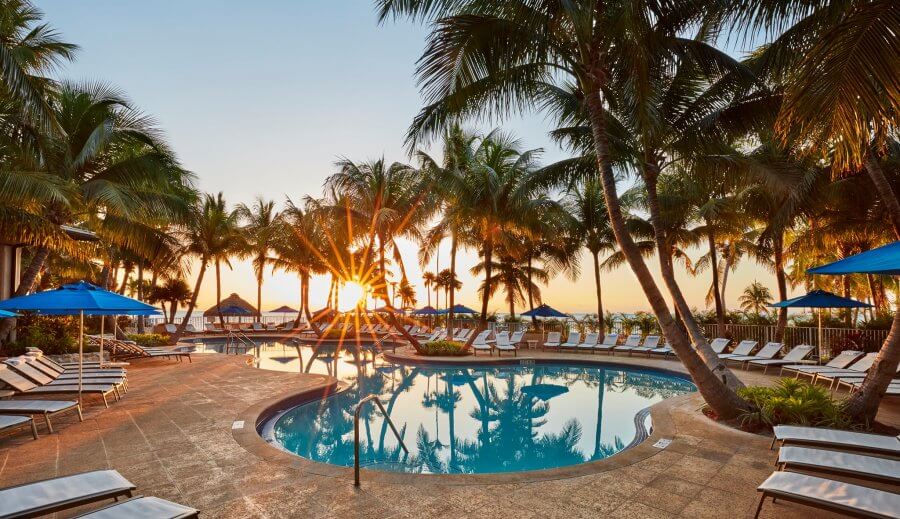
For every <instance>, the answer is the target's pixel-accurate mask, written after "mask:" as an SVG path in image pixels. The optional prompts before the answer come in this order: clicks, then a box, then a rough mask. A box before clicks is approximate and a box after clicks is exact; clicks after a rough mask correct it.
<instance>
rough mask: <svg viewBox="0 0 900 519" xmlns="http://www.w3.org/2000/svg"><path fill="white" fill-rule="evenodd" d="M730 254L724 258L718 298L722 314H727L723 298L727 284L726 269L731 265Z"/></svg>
mask: <svg viewBox="0 0 900 519" xmlns="http://www.w3.org/2000/svg"><path fill="white" fill-rule="evenodd" d="M731 261H732V260H731V256H730V255H729V257H728V258H726V259H725V268H723V269H722V290H721V291H720V292H719V300H720V301H722V315H728V303H726V299H725V290H726V287H727V286H728V271H730V270H731V266H732V265H733V264H732V262H731Z"/></svg>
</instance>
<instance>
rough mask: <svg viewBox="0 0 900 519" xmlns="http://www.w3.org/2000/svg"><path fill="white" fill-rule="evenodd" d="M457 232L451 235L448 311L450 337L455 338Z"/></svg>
mask: <svg viewBox="0 0 900 519" xmlns="http://www.w3.org/2000/svg"><path fill="white" fill-rule="evenodd" d="M456 245H457V244H456V232H455V231H454V232H453V234H452V235H451V236H450V280H451V282H450V310H449V311H448V312H447V325H448V326H447V329H449V330H450V333H449V335H448V337H450V339H453V337H454V334H453V307H454V306H456Z"/></svg>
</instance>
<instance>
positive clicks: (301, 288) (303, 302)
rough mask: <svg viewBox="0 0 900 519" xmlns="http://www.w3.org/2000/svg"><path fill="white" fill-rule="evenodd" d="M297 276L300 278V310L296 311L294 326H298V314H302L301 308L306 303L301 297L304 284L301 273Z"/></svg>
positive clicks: (302, 308)
mask: <svg viewBox="0 0 900 519" xmlns="http://www.w3.org/2000/svg"><path fill="white" fill-rule="evenodd" d="M298 277H299V278H300V310H299V311H298V312H297V318H296V319H294V327H299V326H300V316H302V315H303V310H304V307H305V304H306V302H305V301H304V298H303V292H304V290H303V284H304V281H303V274H300V275H299V276H298Z"/></svg>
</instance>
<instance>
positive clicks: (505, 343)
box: [494, 332, 519, 357]
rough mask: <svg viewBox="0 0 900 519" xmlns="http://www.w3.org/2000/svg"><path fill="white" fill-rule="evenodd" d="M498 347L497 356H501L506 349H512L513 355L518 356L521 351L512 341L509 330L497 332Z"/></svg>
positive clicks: (496, 346)
mask: <svg viewBox="0 0 900 519" xmlns="http://www.w3.org/2000/svg"><path fill="white" fill-rule="evenodd" d="M494 347H495V348H496V349H497V356H498V357H499V356H500V355H501V354H502V353H503V352H504V351H511V352H512V353H513V356H517V355H518V353H519V349H518V348H517V347H516V346H515V345H514V344H513V343H512V342H510V338H509V332H501V333H498V334H497V343H496V345H495V346H494Z"/></svg>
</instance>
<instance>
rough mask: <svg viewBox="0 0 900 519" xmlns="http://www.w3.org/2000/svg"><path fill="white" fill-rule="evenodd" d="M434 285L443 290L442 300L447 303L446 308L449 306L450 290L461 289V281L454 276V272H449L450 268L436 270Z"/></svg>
mask: <svg viewBox="0 0 900 519" xmlns="http://www.w3.org/2000/svg"><path fill="white" fill-rule="evenodd" d="M434 286H435V287H438V288H440V289H442V290H443V291H444V302H445V303H446V304H447V308H451V305H450V292H455V291H457V290H459V289H461V288H462V281H460V280H459V278H457V277H456V274H454V273H453V272H451V271H450V269H444V270H442V271H440V272H438V275H437V279H436V280H435V282H434Z"/></svg>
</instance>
